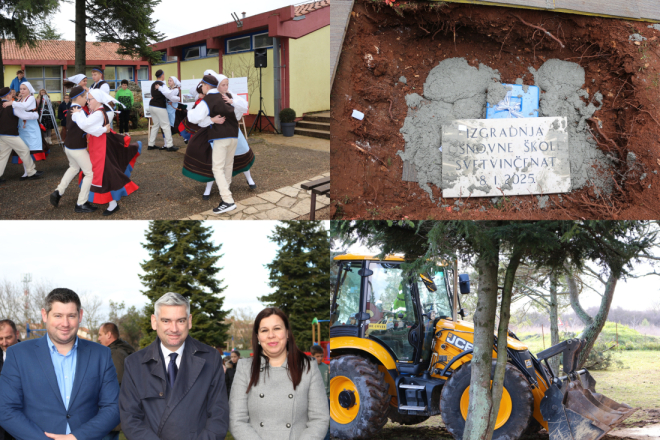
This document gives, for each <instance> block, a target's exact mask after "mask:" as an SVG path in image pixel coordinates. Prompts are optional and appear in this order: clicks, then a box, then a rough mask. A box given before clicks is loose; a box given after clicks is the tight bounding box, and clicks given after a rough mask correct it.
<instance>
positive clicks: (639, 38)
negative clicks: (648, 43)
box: [628, 34, 646, 41]
mask: <svg viewBox="0 0 660 440" xmlns="http://www.w3.org/2000/svg"><path fill="white" fill-rule="evenodd" d="M644 40H646V37H643V36H641V35H640V34H632V35H631V36H629V37H628V41H644Z"/></svg>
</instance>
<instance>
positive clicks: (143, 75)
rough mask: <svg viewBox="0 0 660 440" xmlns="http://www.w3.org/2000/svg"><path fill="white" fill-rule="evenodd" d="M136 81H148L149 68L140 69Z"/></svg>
mask: <svg viewBox="0 0 660 440" xmlns="http://www.w3.org/2000/svg"><path fill="white" fill-rule="evenodd" d="M137 79H138V81H149V68H148V67H140V68H139V69H138V74H137Z"/></svg>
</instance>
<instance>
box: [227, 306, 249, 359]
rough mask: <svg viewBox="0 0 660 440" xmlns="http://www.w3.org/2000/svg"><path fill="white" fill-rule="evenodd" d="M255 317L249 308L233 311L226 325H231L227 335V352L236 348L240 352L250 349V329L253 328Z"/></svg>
mask: <svg viewBox="0 0 660 440" xmlns="http://www.w3.org/2000/svg"><path fill="white" fill-rule="evenodd" d="M255 317H256V315H255V314H254V312H253V311H252V309H250V308H249V307H244V308H243V307H239V308H237V309H235V310H234V311H233V312H232V314H231V316H230V317H229V319H228V320H227V323H228V324H229V325H231V328H230V329H229V334H230V337H231V343H230V346H229V347H226V348H227V351H229V350H231V349H232V348H233V347H236V348H238V349H240V350H251V349H252V328H253V326H254V318H255Z"/></svg>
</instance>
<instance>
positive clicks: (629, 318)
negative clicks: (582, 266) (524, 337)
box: [512, 307, 660, 328]
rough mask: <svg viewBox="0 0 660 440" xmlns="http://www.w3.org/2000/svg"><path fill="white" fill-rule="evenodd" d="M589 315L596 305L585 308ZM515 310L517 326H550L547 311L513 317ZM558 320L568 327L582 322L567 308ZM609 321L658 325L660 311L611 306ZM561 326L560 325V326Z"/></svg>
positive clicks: (636, 325)
mask: <svg viewBox="0 0 660 440" xmlns="http://www.w3.org/2000/svg"><path fill="white" fill-rule="evenodd" d="M586 312H587V313H588V314H589V315H590V316H595V315H596V313H598V307H590V308H587V309H586ZM514 316H515V312H514V313H512V318H513V320H515V321H516V324H518V325H519V326H530V327H536V326H541V325H543V326H544V327H549V326H550V316H548V314H547V313H540V312H536V311H533V310H530V311H528V312H527V313H526V314H525V316H518V317H517V319H516V318H515V317H514ZM560 320H561V322H562V323H563V324H564V325H565V326H569V327H582V326H583V325H584V324H582V322H581V321H580V319H579V318H578V317H577V316H576V315H575V313H574V312H573V311H572V310H570V309H569V311H567V312H564V313H562V314H561V315H560ZM607 320H608V321H610V322H618V323H619V324H624V325H627V326H629V327H633V328H637V327H639V326H658V327H660V311H658V310H653V309H651V310H644V311H640V310H625V309H622V308H621V307H616V308H612V309H611V310H610V314H609V315H608V316H607ZM560 327H561V326H560Z"/></svg>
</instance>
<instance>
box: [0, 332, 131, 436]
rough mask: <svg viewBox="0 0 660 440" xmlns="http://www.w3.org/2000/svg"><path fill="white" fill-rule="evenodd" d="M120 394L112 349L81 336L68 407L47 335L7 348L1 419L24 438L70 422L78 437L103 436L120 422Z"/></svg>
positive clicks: (61, 429)
mask: <svg viewBox="0 0 660 440" xmlns="http://www.w3.org/2000/svg"><path fill="white" fill-rule="evenodd" d="M118 394H119V384H118V383H117V373H116V372H115V366H114V365H113V364H112V358H111V357H110V349H109V348H107V347H104V346H102V345H101V344H97V343H95V342H90V341H86V340H84V339H79V340H78V353H77V363H76V375H75V378H74V381H73V389H72V391H71V399H70V401H69V409H68V410H67V409H66V407H65V406H64V402H63V401H62V395H61V393H60V389H59V386H58V385H57V377H56V376H55V368H54V367H53V361H52V360H51V357H50V353H49V351H48V342H47V341H46V336H44V337H42V338H39V339H32V340H29V341H24V342H21V343H20V344H16V345H14V346H12V347H9V349H8V350H7V360H6V361H5V364H4V366H3V369H2V374H0V421H2V422H1V423H2V426H3V428H5V430H6V431H8V432H9V433H10V434H12V435H13V436H14V437H16V438H18V439H21V440H48V437H46V435H45V434H44V431H46V432H52V433H55V434H64V433H65V432H66V424H67V423H68V424H69V426H70V427H71V433H72V434H73V435H74V436H75V437H76V438H77V439H78V440H100V439H102V438H103V437H104V436H105V435H107V434H108V432H110V430H111V429H112V428H113V427H115V426H116V425H117V423H119V408H118V407H117V397H118Z"/></svg>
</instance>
